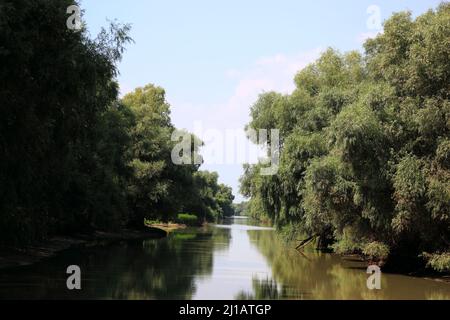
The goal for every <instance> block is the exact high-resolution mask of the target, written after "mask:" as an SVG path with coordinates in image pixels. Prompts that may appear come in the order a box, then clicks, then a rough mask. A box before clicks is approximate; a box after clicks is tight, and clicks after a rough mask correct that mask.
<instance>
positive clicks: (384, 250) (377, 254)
mask: <svg viewBox="0 0 450 320" xmlns="http://www.w3.org/2000/svg"><path fill="white" fill-rule="evenodd" d="M389 252H390V250H389V247H388V246H387V245H385V244H384V243H382V242H378V241H373V242H370V243H368V244H366V245H365V246H364V248H363V254H364V255H365V256H367V257H368V258H369V259H370V260H373V261H381V260H386V259H387V257H388V256H389Z"/></svg>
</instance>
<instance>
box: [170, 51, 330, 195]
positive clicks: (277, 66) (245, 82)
mask: <svg viewBox="0 0 450 320" xmlns="http://www.w3.org/2000/svg"><path fill="white" fill-rule="evenodd" d="M322 51H323V49H322V48H317V49H313V50H309V51H305V52H300V53H298V54H293V55H288V54H282V53H279V54H276V55H273V56H268V57H260V58H258V59H256V60H255V62H254V63H253V64H252V65H250V66H248V67H247V68H242V69H229V70H226V71H225V72H224V76H226V77H227V78H228V79H229V81H234V82H235V89H234V91H233V94H232V95H231V96H230V97H229V98H228V99H227V100H225V101H218V102H217V103H216V104H215V105H208V106H205V105H195V104H193V103H187V102H182V103H174V104H172V119H173V121H174V124H175V125H176V126H177V127H178V128H186V129H188V130H189V131H191V132H193V131H194V127H195V126H196V124H199V123H201V126H202V130H203V132H207V131H208V130H217V131H220V132H222V134H223V135H224V136H225V134H226V131H227V130H239V132H240V133H238V134H237V136H238V137H237V139H238V140H240V141H242V139H245V140H246V138H244V137H245V133H244V127H245V125H246V124H247V123H248V122H249V121H250V117H249V113H250V107H251V106H252V104H253V103H254V102H256V100H257V98H258V95H259V94H261V93H263V92H268V91H277V92H281V93H285V94H289V93H291V92H292V91H293V90H294V89H295V85H294V76H295V74H296V73H297V72H298V71H299V70H301V69H302V68H304V67H306V66H307V65H308V64H310V63H312V62H314V61H315V60H316V59H317V58H318V57H319V56H320V53H321V52H322ZM267 129H276V128H267ZM239 135H240V136H241V138H239ZM199 136H200V138H204V137H202V135H201V134H200V135H199ZM205 138H208V137H205ZM209 140H211V139H209ZM246 141H247V140H246ZM249 143H250V142H249ZM219 144H221V145H224V146H225V147H224V149H225V150H224V157H225V158H226V157H227V155H229V154H232V153H234V154H236V150H237V149H236V148H237V146H233V145H231V146H230V144H228V143H223V141H221V140H220V139H217V144H216V145H214V141H209V143H208V144H206V145H205V147H204V148H203V152H202V153H203V154H204V155H205V156H208V155H211V154H214V153H215V152H216V153H217V146H218V145H219ZM232 148H233V149H232ZM247 151H248V154H247V155H246V157H244V158H246V160H247V161H249V162H255V161H256V160H257V158H258V157H259V156H261V149H260V148H258V147H257V146H254V145H253V146H251V147H248V148H247ZM242 158H243V157H239V156H237V157H236V160H237V161H236V162H235V163H234V164H233V165H231V164H228V165H227V164H225V165H220V166H214V165H204V166H202V169H206V170H207V169H213V170H217V171H218V172H219V175H220V177H221V180H223V181H225V182H227V183H228V184H230V185H231V186H232V187H233V189H234V193H235V194H237V191H238V190H237V185H238V179H239V176H240V175H241V174H242V170H241V166H242V163H239V161H240V160H241V159H242ZM247 161H244V162H247Z"/></svg>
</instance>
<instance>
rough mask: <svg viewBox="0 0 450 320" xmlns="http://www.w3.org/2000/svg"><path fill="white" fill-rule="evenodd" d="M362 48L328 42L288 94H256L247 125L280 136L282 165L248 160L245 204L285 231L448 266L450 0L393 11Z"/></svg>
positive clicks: (375, 254)
mask: <svg viewBox="0 0 450 320" xmlns="http://www.w3.org/2000/svg"><path fill="white" fill-rule="evenodd" d="M364 48H365V53H364V54H360V53H358V52H348V53H345V54H341V53H339V52H337V51H335V50H333V49H328V50H327V51H326V52H324V53H323V54H322V55H321V57H320V58H319V59H318V60H317V61H316V62H315V63H313V64H311V65H309V66H308V67H306V68H305V69H303V70H301V71H300V72H299V73H298V74H297V75H296V77H295V84H296V89H295V91H294V92H293V93H292V94H290V95H282V94H279V93H276V92H268V93H264V94H262V95H261V96H260V97H259V99H258V101H257V102H256V103H255V104H254V105H253V107H252V108H251V122H250V124H249V127H250V128H253V129H270V128H276V129H279V130H280V136H281V140H282V141H281V150H280V168H279V172H278V174H277V175H273V176H263V175H260V174H259V170H260V167H261V165H260V164H257V165H252V166H250V165H246V166H244V169H245V174H244V175H243V177H242V178H241V192H242V193H243V194H244V195H246V196H247V197H250V198H251V199H250V202H249V205H248V213H249V214H251V215H253V216H256V217H260V216H261V215H264V216H267V217H269V218H270V219H272V220H273V221H274V222H275V223H276V224H277V226H278V227H279V228H280V229H281V230H282V231H283V233H284V234H285V236H286V237H287V238H291V239H299V237H300V236H299V235H300V234H303V235H305V236H313V235H317V236H318V238H319V247H330V246H331V247H333V248H334V249H335V251H337V252H341V253H346V252H358V253H362V254H364V255H366V256H367V257H368V258H370V259H372V260H375V261H384V262H386V260H387V261H388V263H391V265H395V264H398V263H399V262H400V261H402V262H405V261H406V262H411V263H413V262H414V263H415V262H417V261H418V260H417V258H418V257H421V258H424V259H423V260H422V261H424V260H425V261H428V264H429V266H431V267H433V268H435V269H436V270H439V271H445V270H446V271H450V135H449V133H450V101H449V94H450V87H449V84H450V77H449V76H450V4H449V3H442V4H441V5H440V6H439V7H438V8H437V9H436V10H430V11H428V12H426V13H425V14H423V15H421V16H419V17H417V18H416V19H412V17H411V14H410V13H409V12H402V13H397V14H394V15H393V16H392V17H391V18H390V19H388V20H387V21H386V22H385V24H384V31H383V32H382V33H381V34H379V35H378V36H377V37H376V38H374V39H369V40H367V41H366V43H365V44H364ZM269 143H270V141H269ZM419 262H420V260H419Z"/></svg>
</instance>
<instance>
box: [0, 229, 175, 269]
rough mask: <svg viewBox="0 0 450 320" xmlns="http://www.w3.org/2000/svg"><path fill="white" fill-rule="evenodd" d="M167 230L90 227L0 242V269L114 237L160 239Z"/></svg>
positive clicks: (125, 239) (100, 242)
mask: <svg viewBox="0 0 450 320" xmlns="http://www.w3.org/2000/svg"><path fill="white" fill-rule="evenodd" d="M167 233H168V232H167V231H166V230H163V229H161V228H156V227H147V228H146V229H142V230H132V229H123V230H120V231H118V232H104V231H94V232H92V233H88V234H75V235H62V236H54V237H51V238H49V239H48V240H44V241H41V242H38V243H35V244H33V245H28V246H25V247H22V248H19V247H13V246H0V270H2V269H9V268H17V267H23V266H29V265H32V264H35V263H38V262H40V261H42V260H44V259H48V258H51V257H54V256H56V255H57V254H59V253H61V252H62V251H65V250H68V249H71V248H74V247H80V246H102V245H109V244H112V243H115V242H117V241H127V240H144V239H162V238H164V237H166V236H167Z"/></svg>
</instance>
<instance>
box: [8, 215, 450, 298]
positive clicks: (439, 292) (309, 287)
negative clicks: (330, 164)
mask: <svg viewBox="0 0 450 320" xmlns="http://www.w3.org/2000/svg"><path fill="white" fill-rule="evenodd" d="M69 265H78V266H80V268H81V286H82V288H81V290H72V291H70V290H68V289H67V287H66V279H67V277H68V275H67V274H66V268H67V267H68V266H69ZM365 270H366V266H365V265H364V264H362V263H361V262H360V261H357V260H356V259H351V258H342V257H339V256H337V255H334V254H329V253H320V252H316V251H314V250H311V249H309V250H306V251H305V253H304V254H300V253H298V252H297V251H296V250H295V249H293V248H291V247H287V246H286V245H285V244H284V243H283V242H282V241H280V240H279V239H278V237H277V235H276V233H275V232H274V230H273V229H271V228H267V227H263V226H260V225H258V224H257V223H255V222H254V221H252V220H249V219H242V218H239V219H238V218H235V219H230V220H227V221H226V222H224V223H223V224H216V225H209V226H206V227H203V228H187V229H183V230H178V231H176V232H173V233H171V234H170V235H169V236H168V237H167V238H164V239H158V240H153V239H152V240H144V241H128V242H121V243H117V244H114V245H110V246H106V247H105V246H103V247H83V248H76V249H70V250H67V251H65V252H63V253H61V254H59V255H58V256H56V257H54V258H50V259H47V260H45V261H42V262H40V263H37V264H34V265H32V266H27V267H20V268H14V269H9V270H2V271H0V299H207V300H208V299H450V284H448V283H443V282H439V281H433V280H428V279H421V278H414V277H408V276H403V275H394V274H384V273H383V274H382V276H381V290H369V289H368V288H367V286H366V281H367V277H368V275H367V274H366V272H365Z"/></svg>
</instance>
